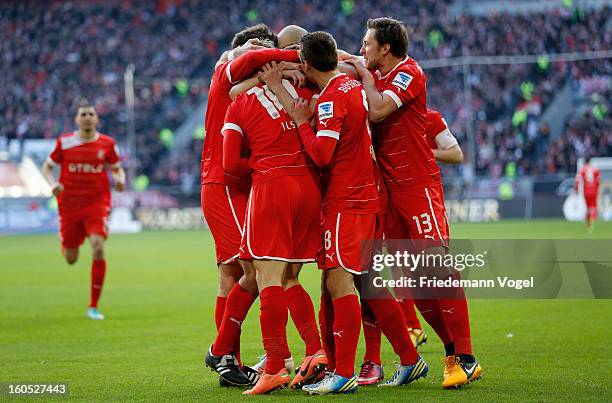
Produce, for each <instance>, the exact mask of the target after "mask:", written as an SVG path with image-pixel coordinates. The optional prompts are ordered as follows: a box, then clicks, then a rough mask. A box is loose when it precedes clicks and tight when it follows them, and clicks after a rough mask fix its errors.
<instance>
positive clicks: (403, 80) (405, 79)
mask: <svg viewBox="0 0 612 403" xmlns="http://www.w3.org/2000/svg"><path fill="white" fill-rule="evenodd" d="M411 81H412V76H411V75H410V74H408V73H405V72H403V71H400V72H399V73H397V75H396V76H395V78H394V79H393V82H392V83H391V84H393V85H395V86H396V87H399V88H401V89H403V90H404V91H405V90H406V89H408V86H409V85H410V82H411Z"/></svg>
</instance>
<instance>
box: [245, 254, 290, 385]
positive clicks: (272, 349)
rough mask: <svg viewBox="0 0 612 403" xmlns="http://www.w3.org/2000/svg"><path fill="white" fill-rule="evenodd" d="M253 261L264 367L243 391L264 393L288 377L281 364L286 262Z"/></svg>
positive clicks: (286, 381)
mask: <svg viewBox="0 0 612 403" xmlns="http://www.w3.org/2000/svg"><path fill="white" fill-rule="evenodd" d="M253 264H254V266H255V271H256V276H257V286H258V288H259V298H260V317H259V321H260V325H261V335H262V339H263V344H264V349H265V350H266V367H265V370H264V373H263V374H262V375H261V377H260V378H259V380H258V382H257V384H256V385H255V386H254V387H253V388H252V389H249V390H247V391H245V392H244V393H243V394H262V393H267V392H270V391H272V390H275V389H279V388H283V387H285V386H287V385H288V384H289V382H290V380H291V379H290V376H289V373H288V372H287V369H286V368H285V351H286V350H287V349H288V347H287V334H286V331H287V320H288V308H287V298H286V296H285V290H284V289H283V287H282V277H283V271H284V270H285V268H286V266H287V263H286V262H282V261H277V260H259V259H256V260H254V261H253Z"/></svg>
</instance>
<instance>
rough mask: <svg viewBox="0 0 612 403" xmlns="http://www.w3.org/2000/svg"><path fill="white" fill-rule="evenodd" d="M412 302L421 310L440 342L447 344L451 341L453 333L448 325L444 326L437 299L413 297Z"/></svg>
mask: <svg viewBox="0 0 612 403" xmlns="http://www.w3.org/2000/svg"><path fill="white" fill-rule="evenodd" d="M414 304H415V305H416V306H417V308H418V309H419V311H420V312H421V315H423V318H424V319H425V320H426V321H427V323H429V326H431V327H432V328H433V330H434V331H435V332H436V334H437V335H438V337H439V338H440V340H441V341H442V344H444V345H447V344H448V343H450V342H452V341H453V335H452V334H451V332H450V330H449V328H448V326H446V322H445V321H444V317H443V316H442V310H441V308H440V303H439V301H438V300H436V299H415V300H414Z"/></svg>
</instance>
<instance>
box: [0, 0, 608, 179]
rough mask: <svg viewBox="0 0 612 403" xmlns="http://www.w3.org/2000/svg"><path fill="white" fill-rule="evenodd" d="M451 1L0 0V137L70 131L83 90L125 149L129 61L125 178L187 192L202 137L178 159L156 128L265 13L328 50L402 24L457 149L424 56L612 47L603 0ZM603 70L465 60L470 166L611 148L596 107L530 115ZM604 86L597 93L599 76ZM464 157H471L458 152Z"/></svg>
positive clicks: (457, 71) (540, 169) (449, 113)
mask: <svg viewBox="0 0 612 403" xmlns="http://www.w3.org/2000/svg"><path fill="white" fill-rule="evenodd" d="M450 3H451V2H450V1H448V0H446V1H434V0H423V1H420V2H418V3H414V2H412V3H407V4H400V2H394V1H391V0H380V1H377V2H366V1H353V0H342V1H338V0H315V1H305V0H292V1H289V2H284V3H283V4H282V5H280V4H277V3H274V2H269V1H267V0H255V1H250V2H223V1H209V2H200V1H195V0H158V1H157V2H156V3H151V2H135V1H119V0H111V1H104V2H102V1H92V2H68V1H57V2H50V3H49V2H40V3H24V2H5V3H4V4H3V5H2V6H0V37H1V38H2V40H1V41H0V51H1V52H2V59H3V66H4V67H3V74H2V75H0V86H1V87H2V88H3V89H4V94H3V97H1V98H0V137H1V136H4V137H7V138H9V139H11V138H19V139H22V138H53V137H55V136H57V135H58V134H59V133H60V132H62V131H65V130H70V129H72V128H73V126H74V124H73V110H74V105H75V104H76V102H77V101H78V99H79V98H81V97H85V98H89V99H92V100H95V104H96V107H97V110H98V113H99V114H100V116H101V125H100V126H101V127H100V129H101V130H102V131H104V132H106V133H108V134H111V135H113V136H115V137H116V138H117V140H118V142H119V143H120V144H124V143H125V139H126V135H125V133H126V119H127V116H126V113H125V110H124V85H123V73H124V70H125V67H126V66H127V65H128V64H129V63H133V64H134V65H135V67H136V76H137V77H138V78H140V79H141V81H140V83H141V84H140V85H137V87H136V98H137V103H136V133H137V147H136V148H137V155H136V157H137V158H136V161H137V166H136V168H137V169H136V170H137V173H138V174H146V175H148V176H149V177H150V178H151V182H152V183H158V184H170V185H182V186H183V187H185V188H187V187H189V186H190V184H192V183H195V184H197V181H198V175H199V163H198V161H199V155H200V152H201V149H202V141H201V139H199V138H194V140H193V141H192V142H191V143H190V147H189V148H188V149H186V150H185V151H184V152H181V158H172V159H167V158H166V159H165V158H164V157H165V156H166V155H167V153H168V150H169V149H170V148H171V147H172V138H171V137H168V136H163V135H160V134H162V133H165V134H168V131H167V130H168V129H169V130H170V134H171V133H172V131H173V130H176V129H177V128H178V127H179V126H180V124H181V123H182V121H183V120H184V119H185V118H186V117H187V116H188V115H189V114H190V113H191V112H192V111H193V109H194V108H195V107H196V105H198V104H199V102H201V101H202V100H203V99H204V97H205V94H206V91H207V86H206V85H201V84H198V85H190V81H189V80H190V79H195V78H206V77H210V75H211V73H212V69H213V66H214V63H215V61H216V60H217V58H218V56H219V55H220V53H221V52H222V51H223V50H225V49H226V48H227V46H228V44H229V42H230V39H231V36H232V35H233V33H234V31H235V30H236V29H237V27H242V26H247V25H251V24H254V23H256V22H260V21H263V22H266V23H267V24H268V25H269V26H270V27H271V28H273V29H274V30H279V29H280V28H282V27H283V26H285V25H287V24H290V23H293V24H298V25H301V26H304V27H305V28H307V29H309V30H327V31H329V32H330V33H332V34H333V35H334V37H335V38H336V39H337V41H338V46H339V47H340V48H343V49H346V50H347V51H349V52H352V53H357V52H358V50H359V47H360V43H361V39H362V35H363V32H364V31H365V29H364V27H365V21H366V20H367V18H369V17H374V16H380V15H391V16H394V17H395V18H399V19H402V20H404V21H405V22H406V24H407V25H408V26H409V27H410V28H411V31H412V32H411V44H410V50H409V53H410V54H411V55H412V56H413V57H414V58H415V59H417V60H419V61H421V62H423V65H424V66H425V69H426V73H427V74H428V103H429V104H430V105H432V106H434V107H435V108H437V109H438V110H440V111H441V112H442V113H443V115H444V116H445V117H446V119H447V121H448V122H449V124H450V126H451V130H452V131H453V132H454V133H455V135H456V136H457V138H458V139H459V141H460V143H461V144H462V147H463V148H464V151H468V150H467V144H468V143H467V139H466V136H465V132H466V130H465V128H466V118H468V110H467V108H466V107H465V99H464V78H463V68H462V66H454V67H443V68H429V69H428V68H427V63H426V60H429V59H447V58H452V57H460V56H462V55H470V56H489V55H499V54H501V55H518V54H544V53H563V52H579V51H589V50H607V49H610V45H611V42H612V30H611V29H610V24H607V21H608V20H609V19H610V17H611V13H610V10H611V9H610V8H609V7H607V8H604V9H600V10H593V11H578V10H574V9H560V10H557V11H554V12H547V13H542V14H529V15H514V16H511V15H506V14H498V15H489V16H485V17H481V16H459V17H458V18H456V19H454V18H451V17H450V14H449V12H448V10H449V5H450ZM264 10H265V13H264ZM220 21H226V22H227V23H219V22H220ZM602 27H605V28H604V29H603V30H602ZM611 73H612V65H611V63H610V60H609V59H603V60H592V61H587V62H572V63H551V62H550V61H548V60H547V59H546V58H541V60H538V63H537V64H503V65H502V64H498V65H473V66H471V67H470V74H469V76H468V78H467V81H468V82H469V84H470V86H471V89H472V111H473V112H472V113H473V118H474V120H473V122H474V123H473V128H474V134H475V142H476V148H477V155H476V167H477V173H478V174H482V175H492V176H499V175H503V174H504V173H505V172H506V170H507V167H508V166H509V165H512V166H513V167H515V168H516V173H517V174H519V175H520V174H531V173H555V172H571V171H574V170H575V160H576V158H577V157H581V156H584V155H586V154H591V155H609V154H610V147H611V144H612V133H611V132H612V131H611V130H610V118H609V116H608V114H607V113H606V112H607V111H608V109H606V105H605V102H603V103H602V102H599V103H593V109H592V110H591V109H589V110H588V111H587V112H586V113H584V114H581V115H579V116H573V117H572V118H571V119H570V120H569V122H568V123H567V124H566V126H565V130H564V132H563V133H562V135H561V136H560V138H559V139H553V138H550V136H549V133H548V129H547V127H546V125H544V124H543V123H542V122H541V121H540V117H541V112H543V111H544V110H545V109H546V107H547V106H548V105H549V104H550V101H551V100H552V99H553V97H554V95H555V93H556V92H557V91H558V90H559V89H560V88H561V87H562V86H563V85H564V84H565V82H566V81H567V80H568V79H570V78H571V79H574V80H579V79H582V78H585V77H597V76H603V77H606V76H609V75H610V74H611ZM180 78H185V79H186V80H185V81H182V80H178V79H180ZM607 86H608V87H607V88H608V90H607V92H606V91H605V90H604V93H602V94H601V96H602V98H603V99H604V100H605V99H606V98H607V97H606V95H609V86H610V83H609V80H608V83H607ZM608 99H609V98H608ZM596 107H600V109H599V110H598V111H597V112H595V109H594V108H596ZM601 107H603V108H604V111H603V114H602V109H601ZM202 112H203V111H202ZM202 116H203V115H202ZM164 129H166V131H164ZM577 139H583V140H584V139H589V141H587V142H584V143H583V142H581V141H576V140H577ZM466 155H467V158H468V159H470V158H473V156H471V155H470V153H469V151H468V152H466ZM160 161H165V162H164V163H161V164H160ZM447 169H448V168H447ZM447 173H452V172H447Z"/></svg>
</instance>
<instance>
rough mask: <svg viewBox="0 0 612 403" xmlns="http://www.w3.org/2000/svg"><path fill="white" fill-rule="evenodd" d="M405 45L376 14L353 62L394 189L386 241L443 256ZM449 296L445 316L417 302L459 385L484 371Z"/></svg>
mask: <svg viewBox="0 0 612 403" xmlns="http://www.w3.org/2000/svg"><path fill="white" fill-rule="evenodd" d="M407 49H408V34H407V31H406V28H405V26H404V25H403V23H402V22H400V21H397V20H394V19H391V18H378V19H371V20H368V31H367V33H366V35H365V37H364V40H363V46H362V48H361V54H362V56H363V62H360V61H358V60H353V62H352V63H353V65H354V66H355V68H356V69H357V73H358V74H359V76H360V77H361V79H362V80H363V86H364V89H365V91H366V93H367V98H368V105H369V117H370V120H371V121H373V122H375V125H374V129H373V131H374V143H375V149H376V157H377V161H378V163H379V165H380V167H381V171H382V175H383V178H384V180H385V183H386V185H387V188H388V190H389V201H390V202H389V213H388V217H387V223H386V231H385V235H386V238H387V239H410V240H417V241H418V242H419V244H420V245H422V246H423V248H424V249H425V251H426V252H427V253H431V254H444V253H446V248H447V247H448V236H449V235H448V233H447V225H446V214H445V208H444V200H443V196H442V194H441V190H440V189H441V178H440V170H439V168H438V166H437V165H436V162H435V157H434V153H433V151H432V150H431V148H430V147H429V146H428V144H427V138H426V124H427V110H426V88H425V84H426V77H425V73H424V72H423V70H422V69H421V67H420V66H419V65H418V63H417V62H416V61H415V60H414V59H412V58H411V57H409V56H407ZM370 70H372V71H373V72H374V74H372V72H371V71H370ZM446 301H448V303H449V304H451V305H452V306H451V307H448V309H445V310H444V311H447V312H452V314H448V315H446V316H444V315H443V309H442V306H441V303H442V301H441V300H440V301H439V300H438V299H437V298H431V299H420V300H417V301H415V302H416V303H417V306H418V307H419V310H420V311H421V313H422V314H423V316H424V317H425V319H426V320H427V322H428V323H430V325H432V327H433V328H434V330H435V331H436V333H438V336H440V338H441V339H442V340H443V342H444V344H445V348H446V351H447V368H446V369H445V376H444V382H443V386H444V387H457V386H461V385H463V384H467V383H469V382H470V381H472V380H475V379H478V378H480V376H481V372H482V369H481V367H480V365H479V364H478V362H477V361H476V360H475V358H474V356H473V354H472V347H471V337H470V330H469V317H468V312H467V303H466V301H465V297H464V296H463V298H458V299H456V300H446ZM451 333H452V334H451ZM453 350H454V351H453Z"/></svg>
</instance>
